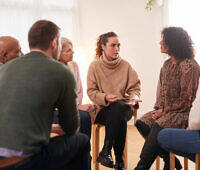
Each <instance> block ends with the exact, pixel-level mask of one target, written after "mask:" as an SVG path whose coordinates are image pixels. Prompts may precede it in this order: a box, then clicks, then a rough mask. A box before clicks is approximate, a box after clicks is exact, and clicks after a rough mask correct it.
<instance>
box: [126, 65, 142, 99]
mask: <svg viewBox="0 0 200 170" xmlns="http://www.w3.org/2000/svg"><path fill="white" fill-rule="evenodd" d="M140 91H141V88H140V80H139V78H138V75H137V73H136V71H135V70H134V69H133V68H132V67H131V66H130V65H129V70H128V83H127V88H126V93H127V94H128V95H129V99H139V97H140Z"/></svg>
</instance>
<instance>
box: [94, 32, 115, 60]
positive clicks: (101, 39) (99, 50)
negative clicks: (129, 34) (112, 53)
mask: <svg viewBox="0 0 200 170" xmlns="http://www.w3.org/2000/svg"><path fill="white" fill-rule="evenodd" d="M110 37H118V36H117V34H116V33H114V32H107V33H105V34H102V35H100V36H99V37H98V39H97V47H96V50H95V51H96V58H99V57H100V56H101V55H102V54H103V49H102V46H101V45H102V44H103V45H106V43H107V42H108V38H110Z"/></svg>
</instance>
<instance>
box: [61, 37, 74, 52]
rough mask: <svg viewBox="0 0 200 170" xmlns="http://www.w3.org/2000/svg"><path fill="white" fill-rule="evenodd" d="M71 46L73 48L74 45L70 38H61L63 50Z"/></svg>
mask: <svg viewBox="0 0 200 170" xmlns="http://www.w3.org/2000/svg"><path fill="white" fill-rule="evenodd" d="M69 44H70V45H71V46H73V44H72V42H71V40H70V39H68V38H66V37H62V38H61V46H62V49H63V48H64V47H66V46H68V45H69Z"/></svg>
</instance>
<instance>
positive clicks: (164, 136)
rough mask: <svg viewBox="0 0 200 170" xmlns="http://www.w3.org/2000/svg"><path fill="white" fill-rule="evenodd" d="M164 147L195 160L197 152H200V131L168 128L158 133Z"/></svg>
mask: <svg viewBox="0 0 200 170" xmlns="http://www.w3.org/2000/svg"><path fill="white" fill-rule="evenodd" d="M158 142H159V144H160V146H161V147H162V148H164V149H165V150H167V151H168V152H172V153H175V154H176V155H180V156H184V157H187V158H189V159H190V160H192V161H195V153H200V131H199V130H185V129H172V128H167V129H163V130H162V131H160V133H159V134H158Z"/></svg>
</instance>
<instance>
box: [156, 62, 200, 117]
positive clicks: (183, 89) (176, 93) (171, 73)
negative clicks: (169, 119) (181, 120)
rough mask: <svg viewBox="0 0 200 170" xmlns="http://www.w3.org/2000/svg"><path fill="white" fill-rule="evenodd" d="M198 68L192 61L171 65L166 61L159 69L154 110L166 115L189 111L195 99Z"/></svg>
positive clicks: (199, 71)
mask: <svg viewBox="0 0 200 170" xmlns="http://www.w3.org/2000/svg"><path fill="white" fill-rule="evenodd" d="M199 75H200V68H199V65H198V64H197V62H196V61H195V60H194V59H185V60H183V61H182V62H179V63H177V64H173V63H172V61H171V59H168V60H167V61H166V62H165V63H164V65H163V67H162V68H161V72H160V78H159V82H158V89H157V90H158V91H157V99H156V104H155V106H154V108H155V109H163V110H164V112H165V113H166V114H168V113H172V112H173V113H174V112H176V113H185V112H188V113H189V111H190V108H191V106H192V102H193V101H194V99H195V97H196V91H197V88H198V80H199Z"/></svg>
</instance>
